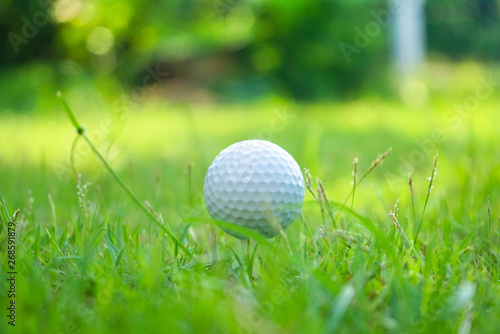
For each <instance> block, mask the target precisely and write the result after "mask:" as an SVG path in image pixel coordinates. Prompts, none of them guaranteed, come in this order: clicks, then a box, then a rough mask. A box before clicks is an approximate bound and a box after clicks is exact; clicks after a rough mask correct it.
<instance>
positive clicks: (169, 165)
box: [0, 100, 500, 333]
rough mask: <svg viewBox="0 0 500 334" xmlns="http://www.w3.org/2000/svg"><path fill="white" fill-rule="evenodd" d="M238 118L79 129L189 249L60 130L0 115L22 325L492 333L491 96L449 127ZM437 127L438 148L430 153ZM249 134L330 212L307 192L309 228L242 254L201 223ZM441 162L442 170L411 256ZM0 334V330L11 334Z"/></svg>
mask: <svg viewBox="0 0 500 334" xmlns="http://www.w3.org/2000/svg"><path fill="white" fill-rule="evenodd" d="M243 109H244V108H241V107H228V108H225V109H221V110H212V109H203V110H201V109H200V110H198V109H187V108H185V107H183V106H178V107H177V108H175V109H173V110H172V109H168V110H166V109H164V108H158V107H154V108H151V110H148V109H146V110H144V111H143V113H142V114H138V113H131V114H128V115H127V117H126V120H125V121H124V122H122V121H121V120H120V118H121V117H119V116H121V115H118V116H117V115H109V116H108V115H105V116H102V115H97V116H98V117H95V116H96V115H90V116H88V117H87V118H86V119H85V120H84V122H83V123H84V124H86V125H87V126H88V133H89V136H91V138H92V133H94V138H93V139H94V141H95V142H96V144H97V146H98V148H99V150H100V151H101V152H102V153H103V155H104V156H105V157H106V158H107V159H108V160H110V161H111V165H112V166H113V167H114V168H115V169H116V170H117V171H118V172H119V174H120V175H121V176H122V177H123V179H124V180H125V182H126V183H127V184H128V185H129V186H130V187H131V188H132V189H133V190H134V191H135V192H136V194H137V195H138V196H139V198H141V199H144V200H147V201H148V203H150V205H151V206H152V207H153V208H154V209H155V210H156V212H157V214H158V215H161V218H162V219H163V221H164V222H165V224H166V225H167V226H168V227H169V228H170V229H171V230H172V231H173V232H174V233H175V235H176V237H177V238H179V239H180V240H181V242H182V244H183V245H185V247H186V249H187V250H182V249H181V248H179V247H177V246H176V244H175V243H174V242H173V240H172V238H170V237H168V236H167V235H165V234H164V233H162V231H161V230H160V229H159V228H158V227H156V226H155V225H154V224H152V223H151V221H150V218H149V217H148V216H146V215H144V214H143V213H142V212H141V211H140V210H139V209H138V208H137V207H136V206H134V205H133V203H132V202H131V201H130V200H129V199H128V198H127V197H126V195H125V194H124V193H123V192H122V191H121V189H120V188H119V187H118V186H117V185H116V184H115V183H114V181H113V179H112V178H111V177H110V176H109V175H108V174H106V171H105V170H104V169H103V167H102V166H101V165H100V163H99V161H98V160H97V159H95V157H94V156H93V155H92V154H91V153H90V152H89V151H88V149H86V148H85V144H84V143H83V142H81V143H79V144H77V148H76V156H75V159H76V160H75V163H76V168H77V172H78V173H81V177H79V178H77V177H76V176H75V175H74V174H73V171H72V170H71V168H69V166H68V165H69V163H68V162H69V154H68V152H69V150H70V149H71V143H72V141H73V139H74V136H75V134H74V132H73V131H72V130H71V126H70V125H69V123H68V121H67V120H66V119H65V118H62V117H54V118H47V117H43V118H36V117H34V118H31V119H27V118H20V117H17V118H13V117H3V118H2V123H0V124H1V125H0V126H1V127H2V131H1V132H0V143H1V144H0V145H2V146H0V152H1V153H0V154H1V158H2V162H1V165H0V191H1V192H2V194H3V197H4V198H5V201H6V204H7V206H8V209H9V211H10V212H11V213H12V212H13V211H14V209H16V208H17V207H20V208H21V213H20V216H19V218H18V225H17V233H18V237H17V262H16V265H17V271H18V276H17V277H18V281H17V291H18V293H17V295H16V303H17V323H16V330H17V331H19V332H32V333H86V332H92V333H110V332H117V333H118V332H134V333H135V332H152V331H159V332H193V333H199V332H208V333H221V332H242V333H268V332H277V333H280V332H307V333H311V332H333V331H339V332H349V333H350V332H397V333H401V332H457V331H458V332H460V333H468V332H470V331H474V332H491V333H494V332H496V330H497V328H498V327H499V325H500V319H499V318H498V315H499V314H500V286H499V280H500V267H499V263H498V259H499V258H498V257H499V247H500V243H499V231H500V229H499V223H498V209H499V207H498V198H499V196H500V191H499V175H500V173H498V172H499V169H500V157H499V156H498V155H496V154H495V153H494V152H495V146H496V138H495V133H496V126H495V124H497V122H498V121H499V119H498V118H499V115H498V113H497V112H496V103H495V101H493V100H491V101H485V102H482V104H481V106H480V108H479V109H478V110H477V112H476V113H474V114H471V115H470V116H469V117H468V118H466V119H463V120H462V122H461V123H460V124H458V126H457V127H455V126H454V124H451V123H447V121H446V118H445V114H446V112H447V111H448V104H447V103H442V104H439V103H436V104H433V105H432V106H431V107H430V108H428V109H426V110H420V111H419V112H411V111H409V110H406V109H405V108H404V107H403V106H401V105H397V104H390V103H382V102H380V101H365V102H357V103H351V104H345V105H337V106H305V107H304V106H290V105H288V106H283V105H282V104H280V103H277V104H276V105H274V104H270V105H265V106H255V107H254V108H251V109H253V110H252V111H251V113H250V112H249V111H248V110H243ZM247 109H248V108H247ZM283 110H287V114H285V115H284V114H280V112H282V111H283ZM75 111H76V112H77V113H78V112H79V110H78V108H75ZM381 111H383V112H384V113H383V115H384V118H381ZM277 115H281V116H277ZM276 117H281V118H280V120H281V122H282V123H279V124H278V123H276V122H277V121H273V119H275V118H276ZM103 120H109V121H110V124H112V125H111V126H109V125H108V126H107V127H106V126H103V125H102V121H103ZM273 124H275V126H273ZM95 129H98V130H100V131H101V133H100V134H99V132H98V131H94V130H95ZM436 129H441V130H442V132H443V133H444V134H446V139H444V140H439V141H438V142H436V141H435V140H433V139H432V138H434V137H433V133H434V132H435V131H436ZM267 130H270V131H267ZM20 134H23V136H21V135H20ZM259 136H260V137H264V138H268V139H272V140H273V141H274V142H276V143H278V144H279V145H281V146H282V147H283V148H285V149H286V150H288V151H289V152H290V153H291V154H292V155H293V156H294V157H295V158H296V160H297V161H298V162H299V164H300V165H301V166H302V167H307V168H309V169H310V170H311V173H312V175H313V180H312V181H313V185H312V188H311V189H312V190H313V191H314V192H315V195H316V197H318V198H321V196H319V194H318V192H317V186H318V182H317V181H316V180H315V179H314V178H315V176H316V175H319V176H320V178H321V179H322V183H323V184H324V186H325V189H326V193H327V196H328V199H329V202H328V204H325V203H322V204H321V205H319V204H318V203H317V202H316V200H315V199H314V197H313V196H312V195H311V194H310V193H307V194H306V202H305V204H304V210H303V217H302V219H299V220H297V221H296V222H295V223H294V225H292V227H291V228H290V229H289V230H288V231H286V239H285V238H283V237H280V238H276V239H272V240H269V241H264V240H257V241H255V240H252V241H250V242H246V241H240V240H237V239H235V238H232V237H230V236H229V235H227V234H225V233H224V232H222V231H221V230H220V229H218V227H217V226H215V225H214V223H213V222H212V221H211V219H210V218H209V217H208V214H207V213H206V210H205V208H204V204H203V197H202V189H203V179H204V176H205V172H206V169H207V168H208V165H209V164H210V162H211V160H212V159H213V158H214V157H215V155H216V154H217V153H218V152H219V151H220V150H221V149H223V148H224V147H226V146H228V145H230V144H231V143H233V142H235V141H239V140H244V139H247V138H250V137H254V138H255V137H259ZM266 136H267V137H266ZM270 137H271V138H270ZM429 139H431V140H429ZM7 143H8V144H7ZM388 147H392V149H393V153H392V154H391V155H389V156H388V157H387V158H386V159H385V161H384V164H383V165H381V166H377V167H376V168H375V169H374V170H373V172H371V173H370V175H368V177H367V178H366V179H365V180H364V181H363V183H362V184H361V185H360V186H359V187H358V188H357V190H356V195H355V198H354V201H353V206H352V209H351V200H349V201H348V202H347V203H348V205H347V207H346V208H344V209H343V210H342V212H341V213H340V215H339V216H338V220H336V221H335V224H332V220H334V219H335V218H336V217H337V214H338V213H339V212H340V207H342V203H343V202H344V200H345V199H346V197H347V196H348V194H349V193H350V191H351V187H352V186H350V184H349V183H350V182H351V181H352V176H351V170H352V168H353V165H352V161H353V159H354V157H356V156H357V157H359V159H360V162H359V165H358V181H359V179H360V177H361V175H362V174H363V173H364V172H365V171H366V170H368V169H369V168H370V166H371V164H372V161H373V160H374V159H375V158H376V156H377V153H382V152H384V151H385V150H386V149H387V148H388ZM437 149H439V152H440V158H439V164H438V165H437V172H438V174H437V176H436V179H435V180H434V188H433V191H432V193H431V194H430V197H429V201H428V205H427V209H426V212H425V215H423V220H422V228H421V230H420V233H419V236H418V241H417V243H416V244H415V245H413V240H414V239H415V237H416V231H417V229H418V226H419V225H420V222H421V215H422V212H423V210H424V203H425V202H426V197H427V190H428V187H429V181H428V180H427V178H428V177H430V176H431V175H432V170H433V162H434V161H433V156H434V155H435V151H436V150H437ZM417 158H418V159H417ZM410 171H411V172H413V190H414V197H413V199H412V198H411V197H410V189H409V185H408V172H410ZM88 183H89V184H88ZM87 184H88V185H87ZM28 191H29V192H28ZM488 196H489V198H490V201H491V217H490V216H489V215H488V201H487V198H488ZM398 199H399V202H398V203H399V204H398V207H399V210H398V211H397V216H393V217H392V218H391V216H388V214H389V212H390V211H392V212H393V213H395V212H396V210H395V208H394V204H395V203H396V202H397V200H398ZM412 202H413V203H414V206H413V205H412ZM413 207H414V208H415V209H414V210H413ZM0 216H1V215H0ZM394 217H395V218H397V224H395V223H394V219H393V218H394ZM332 218H333V219H332ZM402 231H404V235H406V237H407V238H408V239H406V237H405V236H403V233H402ZM0 233H1V234H0V236H1V242H2V247H1V252H2V253H1V258H2V272H1V276H0V279H1V280H0V292H1V297H0V305H7V304H8V302H9V300H8V299H7V297H6V295H7V294H6V289H7V281H6V278H7V274H6V272H7V271H8V270H7V263H6V260H5V259H6V258H7V254H6V242H7V234H6V221H5V218H2V230H1V232H0ZM2 308H3V309H5V308H4V306H2ZM6 322H7V321H5V318H4V320H3V321H2V322H0V332H6V331H11V332H13V330H12V328H10V326H7V324H6Z"/></svg>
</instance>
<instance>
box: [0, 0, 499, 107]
mask: <svg viewBox="0 0 500 334" xmlns="http://www.w3.org/2000/svg"><path fill="white" fill-rule="evenodd" d="M396 3H397V1H396ZM389 8H390V7H389V5H388V1H387V0H168V1H160V0H130V1H121V0H106V1H98V0H2V1H1V2H0V35H1V36H3V38H2V41H1V42H0V43H1V44H0V47H1V51H2V52H0V69H2V78H0V81H1V80H4V81H5V82H8V81H12V80H11V77H10V76H9V75H8V72H9V69H10V71H11V73H13V72H12V71H15V69H16V68H18V66H23V67H24V68H25V70H26V69H27V68H28V67H26V66H25V65H26V64H28V63H40V62H43V63H45V64H50V66H52V68H53V69H57V64H59V63H60V62H61V61H62V60H65V59H69V60H71V61H73V62H75V63H77V64H78V65H79V66H81V67H82V68H83V69H84V70H85V72H87V73H90V74H91V75H92V76H93V77H94V78H97V79H98V78H102V77H106V76H109V75H113V76H116V77H118V78H119V79H120V81H121V82H123V83H125V84H128V85H130V86H134V85H141V84H143V77H144V74H145V73H147V71H148V70H149V68H150V66H157V64H158V66H160V68H161V70H164V71H168V72H170V73H172V75H171V76H170V77H169V78H168V80H174V79H175V80H178V79H182V80H184V82H186V81H189V82H190V84H191V85H195V86H196V85H198V86H200V85H201V86H203V88H206V89H211V90H212V91H215V92H217V93H219V95H220V96H226V97H231V96H232V98H233V99H235V98H252V97H255V96H263V95H264V96H265V95H266V94H273V93H278V94H280V95H284V96H288V97H291V98H297V99H317V98H326V99H329V98H343V97H354V96H356V95H357V94H359V93H360V92H362V91H363V89H365V88H366V89H372V90H373V89H375V90H376V89H380V88H381V87H384V85H383V83H384V73H385V71H384V69H385V67H386V66H387V65H388V63H389V49H390V46H389V43H390V31H389V27H388V25H389V24H390V17H387V16H386V15H385V14H386V13H388V11H389ZM426 11H427V14H428V18H429V21H428V23H427V32H428V41H429V50H430V51H431V53H438V54H445V55H447V56H448V57H450V58H452V59H461V58H464V57H473V56H474V57H476V58H477V59H478V60H496V59H498V57H499V55H500V41H499V39H500V24H499V9H498V0H477V1H472V0H459V1H458V2H457V1H454V0H428V1H427V9H426ZM384 13H385V14H384ZM46 71H47V69H43V71H42V72H43V73H46ZM56 77H57V76H56ZM1 85H2V83H1V82H0V86H1ZM4 86H7V84H5V85H4ZM7 98H8V96H7Z"/></svg>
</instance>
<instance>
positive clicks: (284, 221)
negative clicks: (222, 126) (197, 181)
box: [204, 140, 304, 238]
mask: <svg viewBox="0 0 500 334" xmlns="http://www.w3.org/2000/svg"><path fill="white" fill-rule="evenodd" d="M204 195H205V204H206V207H207V210H208V212H209V213H210V216H212V218H213V219H214V220H216V221H222V222H227V223H232V224H237V225H240V226H243V227H246V228H250V229H252V230H254V231H256V232H258V233H260V234H261V235H263V236H265V237H274V236H276V235H278V234H279V233H280V229H283V230H285V229H287V228H288V227H289V226H290V225H291V224H292V223H293V222H294V221H295V219H296V218H297V216H298V215H299V213H300V211H301V210H302V204H303V202H304V178H303V177H302V173H301V171H300V167H299V165H298V164H297V162H295V160H294V159H293V157H292V156H291V155H290V154H289V153H288V152H287V151H285V150H284V149H282V148H281V147H279V146H278V145H276V144H273V143H271V142H268V141H264V140H246V141H242V142H239V143H236V144H233V145H231V146H229V147H228V148H226V149H225V150H223V151H222V152H221V153H220V154H219V155H218V156H217V157H216V158H215V160H214V161H213V162H212V164H211V165H210V168H209V169H208V172H207V175H206V177H205V188H204ZM223 229H224V228H223ZM224 230H225V231H226V232H227V233H229V234H231V235H233V236H236V237H238V238H243V236H242V235H239V234H238V233H235V232H234V231H231V230H230V229H227V228H226V229H224Z"/></svg>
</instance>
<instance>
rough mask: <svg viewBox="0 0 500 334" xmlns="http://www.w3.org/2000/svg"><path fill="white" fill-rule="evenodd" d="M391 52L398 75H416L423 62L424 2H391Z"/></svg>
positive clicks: (415, 0) (410, 0)
mask: <svg viewBox="0 0 500 334" xmlns="http://www.w3.org/2000/svg"><path fill="white" fill-rule="evenodd" d="M392 2H393V3H392V5H393V9H394V10H393V15H394V20H393V28H392V30H393V52H394V61H395V65H396V70H397V72H398V75H402V76H406V75H412V74H416V72H417V71H418V70H419V69H420V68H421V66H422V64H423V63H424V61H425V44H426V42H425V12H424V7H425V2H424V0H392Z"/></svg>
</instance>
